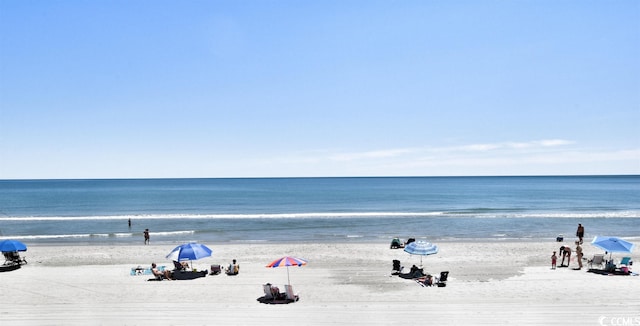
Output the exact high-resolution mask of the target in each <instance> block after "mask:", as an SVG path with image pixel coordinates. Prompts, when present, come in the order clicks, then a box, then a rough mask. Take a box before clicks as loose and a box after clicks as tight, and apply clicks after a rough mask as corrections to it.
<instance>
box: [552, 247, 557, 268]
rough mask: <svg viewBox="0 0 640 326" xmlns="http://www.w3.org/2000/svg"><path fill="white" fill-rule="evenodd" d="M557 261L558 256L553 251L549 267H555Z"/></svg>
mask: <svg viewBox="0 0 640 326" xmlns="http://www.w3.org/2000/svg"><path fill="white" fill-rule="evenodd" d="M557 261H558V256H556V252H555V251H554V252H553V255H551V269H556V262H557Z"/></svg>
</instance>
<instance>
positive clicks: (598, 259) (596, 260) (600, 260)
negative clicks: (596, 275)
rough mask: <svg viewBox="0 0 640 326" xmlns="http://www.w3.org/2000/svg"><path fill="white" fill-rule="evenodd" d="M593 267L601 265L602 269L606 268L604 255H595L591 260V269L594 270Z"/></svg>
mask: <svg viewBox="0 0 640 326" xmlns="http://www.w3.org/2000/svg"><path fill="white" fill-rule="evenodd" d="M593 265H599V266H600V267H601V268H602V266H604V255H593V258H591V260H589V267H591V268H593Z"/></svg>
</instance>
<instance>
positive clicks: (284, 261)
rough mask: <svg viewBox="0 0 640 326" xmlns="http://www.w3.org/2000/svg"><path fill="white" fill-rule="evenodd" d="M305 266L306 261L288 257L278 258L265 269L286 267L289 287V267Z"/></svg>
mask: <svg viewBox="0 0 640 326" xmlns="http://www.w3.org/2000/svg"><path fill="white" fill-rule="evenodd" d="M306 264H307V260H306V259H302V258H296V257H290V256H284V257H281V258H278V259H276V260H274V261H272V262H270V263H269V264H268V265H267V266H266V267H267V268H275V267H282V266H286V267H287V283H288V284H289V285H291V280H290V279H289V266H298V267H301V266H304V265H306Z"/></svg>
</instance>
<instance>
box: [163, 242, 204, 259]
mask: <svg viewBox="0 0 640 326" xmlns="http://www.w3.org/2000/svg"><path fill="white" fill-rule="evenodd" d="M209 256H211V249H209V248H208V247H207V246H205V245H203V244H200V243H194V242H190V243H185V244H182V245H179V246H177V247H175V248H174V249H173V250H172V251H171V252H170V253H169V254H168V255H167V258H168V259H171V260H175V261H185V260H198V259H201V258H205V257H209Z"/></svg>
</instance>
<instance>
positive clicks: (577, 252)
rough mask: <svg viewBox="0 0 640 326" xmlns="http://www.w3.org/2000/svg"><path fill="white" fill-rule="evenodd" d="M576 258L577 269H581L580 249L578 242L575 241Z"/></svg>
mask: <svg viewBox="0 0 640 326" xmlns="http://www.w3.org/2000/svg"><path fill="white" fill-rule="evenodd" d="M576 258H577V259H578V269H582V247H581V246H580V241H576Z"/></svg>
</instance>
